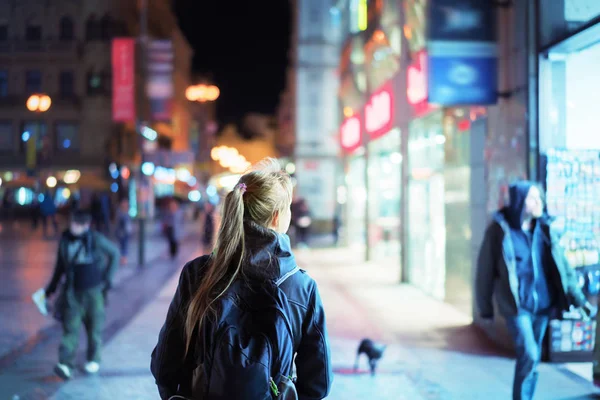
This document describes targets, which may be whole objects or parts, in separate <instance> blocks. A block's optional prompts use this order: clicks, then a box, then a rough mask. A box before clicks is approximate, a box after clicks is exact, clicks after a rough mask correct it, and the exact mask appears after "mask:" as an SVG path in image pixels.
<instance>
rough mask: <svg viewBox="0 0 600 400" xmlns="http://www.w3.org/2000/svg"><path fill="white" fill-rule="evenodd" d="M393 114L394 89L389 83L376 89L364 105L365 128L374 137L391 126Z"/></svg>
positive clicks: (385, 131)
mask: <svg viewBox="0 0 600 400" xmlns="http://www.w3.org/2000/svg"><path fill="white" fill-rule="evenodd" d="M393 115H394V89H393V86H392V85H391V84H390V83H387V84H385V85H383V87H381V88H380V89H379V90H377V91H376V92H375V93H373V95H372V96H371V98H370V99H369V101H368V102H367V105H366V106H365V130H366V131H367V133H368V134H369V136H370V137H371V139H375V138H377V137H380V136H382V135H384V134H386V133H387V132H388V131H389V130H390V129H391V128H392V122H393Z"/></svg>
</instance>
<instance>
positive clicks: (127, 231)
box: [115, 199, 133, 265]
mask: <svg viewBox="0 0 600 400" xmlns="http://www.w3.org/2000/svg"><path fill="white" fill-rule="evenodd" d="M116 227H117V228H116V231H115V236H116V238H117V240H118V241H119V248H120V250H121V265H126V264H127V256H128V254H129V238H130V237H131V234H132V233H133V222H132V221H131V216H130V215H129V201H128V200H127V199H122V200H121V202H120V203H119V210H118V211H117V221H116Z"/></svg>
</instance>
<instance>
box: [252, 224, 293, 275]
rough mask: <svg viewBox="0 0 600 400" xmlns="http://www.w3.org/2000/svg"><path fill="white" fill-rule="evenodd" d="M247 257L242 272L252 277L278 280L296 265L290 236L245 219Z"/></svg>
mask: <svg viewBox="0 0 600 400" xmlns="http://www.w3.org/2000/svg"><path fill="white" fill-rule="evenodd" d="M244 234H245V235H244V238H245V257H244V262H243V263H242V274H243V275H244V276H245V277H247V278H251V279H260V280H265V279H269V280H276V279H279V278H280V277H282V276H284V275H285V274H287V273H289V272H290V271H292V270H293V269H294V268H295V267H296V260H295V258H294V256H293V254H292V250H291V245H290V238H289V237H288V236H287V235H286V234H281V233H277V232H275V231H274V230H272V229H267V228H264V227H262V226H260V225H258V224H257V223H255V222H253V221H250V220H245V221H244Z"/></svg>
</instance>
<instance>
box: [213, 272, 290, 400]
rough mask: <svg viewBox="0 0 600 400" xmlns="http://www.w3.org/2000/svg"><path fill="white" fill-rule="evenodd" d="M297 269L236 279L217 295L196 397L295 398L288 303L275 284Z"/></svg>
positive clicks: (236, 398)
mask: <svg viewBox="0 0 600 400" xmlns="http://www.w3.org/2000/svg"><path fill="white" fill-rule="evenodd" d="M298 271H299V268H298V267H296V268H294V269H293V270H292V271H290V272H289V273H287V274H285V275H284V276H283V277H281V278H279V279H278V280H277V281H274V282H268V283H267V284H262V285H253V284H248V283H247V282H242V281H241V280H237V281H235V282H234V283H233V284H232V286H231V287H230V288H229V290H228V291H227V292H226V293H225V295H224V296H223V297H222V298H221V300H220V302H219V306H220V312H219V317H218V318H217V320H216V321H215V323H216V325H215V326H216V327H217V328H216V330H215V334H214V336H213V337H214V341H213V345H212V348H211V353H212V357H210V360H207V361H208V362H207V363H206V366H207V369H206V387H205V389H206V396H205V397H202V398H206V399H211V400H212V399H215V400H216V399H223V400H225V399H227V400H272V399H279V400H296V399H298V394H297V392H296V387H295V385H294V382H293V381H292V373H293V371H292V370H293V363H294V335H293V331H292V326H291V323H290V320H289V318H288V315H289V311H288V310H289V303H288V300H287V296H286V295H285V293H284V292H283V291H282V290H281V289H280V288H279V286H280V285H281V284H282V283H283V282H284V281H285V280H286V279H287V278H289V277H290V276H292V275H294V274H295V273H296V272H298Z"/></svg>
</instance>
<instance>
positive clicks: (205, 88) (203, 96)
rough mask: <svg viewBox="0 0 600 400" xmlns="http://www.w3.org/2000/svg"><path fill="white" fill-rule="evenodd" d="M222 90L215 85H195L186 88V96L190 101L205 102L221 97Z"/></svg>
mask: <svg viewBox="0 0 600 400" xmlns="http://www.w3.org/2000/svg"><path fill="white" fill-rule="evenodd" d="M220 94H221V91H220V90H219V88H218V87H217V86H215V85H204V84H200V85H194V86H190V87H188V88H187V89H186V90H185V97H186V98H187V99H188V100H189V101H198V102H200V103H205V102H207V101H215V100H217V99H218V98H219V95H220Z"/></svg>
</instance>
